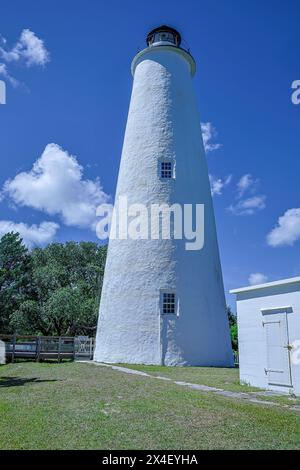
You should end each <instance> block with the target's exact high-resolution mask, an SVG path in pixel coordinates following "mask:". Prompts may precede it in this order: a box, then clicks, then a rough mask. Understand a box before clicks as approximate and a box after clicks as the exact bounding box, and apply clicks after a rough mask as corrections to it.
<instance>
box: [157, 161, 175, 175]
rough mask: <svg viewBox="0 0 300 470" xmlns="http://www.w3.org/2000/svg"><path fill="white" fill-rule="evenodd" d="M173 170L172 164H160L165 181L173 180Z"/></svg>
mask: <svg viewBox="0 0 300 470" xmlns="http://www.w3.org/2000/svg"><path fill="white" fill-rule="evenodd" d="M172 173H173V168H172V162H161V163H160V176H161V178H163V179H170V178H172V176H173V175H172Z"/></svg>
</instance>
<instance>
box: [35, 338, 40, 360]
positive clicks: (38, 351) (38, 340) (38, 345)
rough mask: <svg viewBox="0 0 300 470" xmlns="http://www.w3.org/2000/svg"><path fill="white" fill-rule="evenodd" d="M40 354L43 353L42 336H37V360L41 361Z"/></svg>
mask: <svg viewBox="0 0 300 470" xmlns="http://www.w3.org/2000/svg"><path fill="white" fill-rule="evenodd" d="M40 354H41V337H40V336H37V337H36V361H37V362H40Z"/></svg>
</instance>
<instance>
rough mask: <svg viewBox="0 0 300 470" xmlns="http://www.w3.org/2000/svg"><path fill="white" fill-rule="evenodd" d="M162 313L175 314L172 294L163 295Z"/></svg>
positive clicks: (173, 295) (165, 293)
mask: <svg viewBox="0 0 300 470" xmlns="http://www.w3.org/2000/svg"><path fill="white" fill-rule="evenodd" d="M162 313H165V314H168V313H175V294H174V293H173V292H164V293H163V298H162Z"/></svg>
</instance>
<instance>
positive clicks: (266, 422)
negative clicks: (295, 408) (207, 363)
mask: <svg viewBox="0 0 300 470" xmlns="http://www.w3.org/2000/svg"><path fill="white" fill-rule="evenodd" d="M134 368H136V369H137V367H134ZM142 369H143V370H145V371H147V369H148V371H149V368H147V367H143V368H142ZM151 369H152V373H157V374H158V375H164V376H168V375H169V374H174V375H176V379H178V380H184V381H189V382H194V383H197V381H198V382H199V383H206V384H207V385H213V386H218V387H220V388H226V387H225V386H224V383H225V384H226V382H228V384H227V385H228V387H236V386H238V384H237V383H236V382H237V375H236V374H237V371H235V370H230V369H204V368H189V369H183V368H180V369H179V368H178V369H177V368H176V369H175V368H172V369H171V368H170V369H169V368H157V370H155V368H151ZM177 374H178V376H177ZM218 377H219V378H218ZM172 378H174V376H173V377H172ZM204 380H206V382H205V381H204ZM228 389H229V388H228ZM242 389H243V390H245V389H244V388H242ZM0 429H1V433H0V449H297V448H300V414H297V413H295V412H292V411H289V410H286V409H283V408H280V407H268V406H262V405H256V404H251V403H247V402H245V401H241V400H236V401H235V400H232V399H228V398H224V397H221V396H216V395H213V394H210V393H202V392H199V391H197V390H191V389H186V388H184V387H179V386H178V385H176V384H174V383H172V382H169V381H160V380H151V379H150V378H147V377H141V376H135V375H128V374H124V373H122V372H119V371H114V370H111V369H110V368H108V367H100V366H94V365H92V364H90V365H89V364H79V363H62V364H55V363H53V364H50V363H42V364H38V363H30V362H24V363H16V364H9V365H5V366H0Z"/></svg>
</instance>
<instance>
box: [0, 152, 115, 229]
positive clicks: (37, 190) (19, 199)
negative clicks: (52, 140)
mask: <svg viewBox="0 0 300 470" xmlns="http://www.w3.org/2000/svg"><path fill="white" fill-rule="evenodd" d="M2 195H3V196H7V197H9V198H10V199H11V200H12V201H13V202H14V204H16V205H17V206H27V207H31V208H33V209H38V210H40V211H44V212H46V213H47V214H49V215H59V216H60V217H61V218H62V220H63V222H64V223H65V224H66V225H69V226H77V227H90V228H92V227H94V224H95V223H96V207H97V206H98V205H99V204H101V203H105V202H108V200H109V196H108V195H107V194H106V193H105V192H104V191H103V190H102V187H101V185H100V181H99V180H98V179H95V180H93V181H92V180H88V179H83V168H82V166H81V165H80V164H79V163H78V161H77V159H76V157H74V156H71V155H69V154H68V152H66V151H65V150H63V149H62V148H61V147H59V146H58V145H56V144H48V145H47V146H46V148H45V150H44V152H43V153H42V155H41V157H40V158H39V159H38V160H37V161H36V162H35V163H34V165H33V167H32V169H31V170H30V171H28V172H22V173H19V174H18V175H17V176H16V177H15V178H14V179H12V180H8V181H6V182H5V184H4V187H3V192H2Z"/></svg>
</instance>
